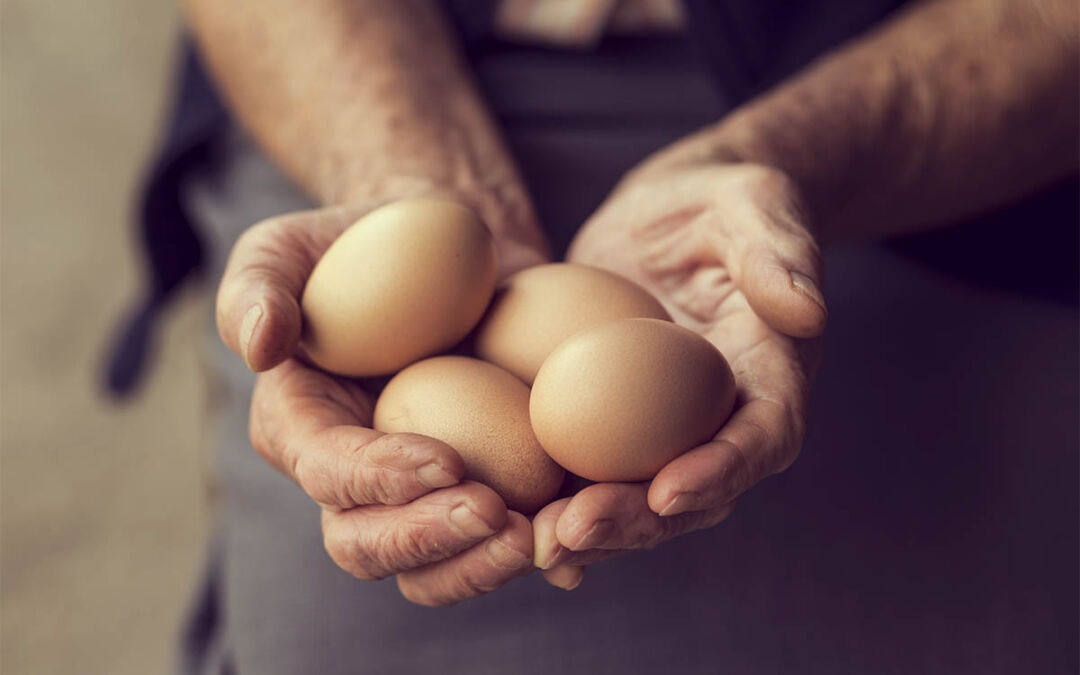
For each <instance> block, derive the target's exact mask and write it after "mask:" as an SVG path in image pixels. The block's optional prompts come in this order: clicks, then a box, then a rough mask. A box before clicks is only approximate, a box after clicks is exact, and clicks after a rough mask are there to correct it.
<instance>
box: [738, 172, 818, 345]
mask: <svg viewBox="0 0 1080 675" xmlns="http://www.w3.org/2000/svg"><path fill="white" fill-rule="evenodd" d="M772 192H775V193H777V194H783V193H785V191H784V190H782V189H777V190H773V191H772ZM768 209H769V210H768V211H762V210H760V209H758V208H756V207H755V208H753V209H751V208H750V207H747V208H746V209H745V210H743V209H740V210H739V212H737V213H729V214H725V217H727V218H740V219H743V220H745V221H746V223H745V227H743V228H741V229H740V234H739V236H738V237H735V238H734V239H733V240H732V241H730V242H729V243H728V246H727V247H728V248H730V251H731V252H730V253H728V254H726V255H724V256H723V258H724V262H725V263H726V265H727V267H728V269H729V270H730V271H731V276H732V279H733V280H734V282H735V285H736V286H737V287H738V288H739V290H740V291H742V293H743V295H744V296H746V299H747V301H748V302H749V303H750V306H751V308H753V310H754V312H755V313H756V314H757V315H758V316H759V317H761V319H762V320H763V321H765V323H767V324H768V325H769V326H771V327H772V328H774V329H775V330H778V331H780V332H782V333H784V334H786V335H790V336H792V337H803V338H806V337H816V336H818V335H821V334H822V333H823V332H824V331H825V323H826V320H827V318H828V310H827V309H826V306H825V296H824V295H823V294H822V292H821V288H822V276H823V274H822V270H823V265H822V260H821V251H820V250H819V249H818V246H817V244H816V243H815V242H814V239H813V237H812V236H811V235H810V233H809V232H807V230H806V229H805V228H804V227H803V225H802V222H803V220H804V219H803V217H802V216H801V215H800V213H801V210H800V209H799V208H798V206H797V205H795V204H792V203H787V202H785V201H784V200H782V199H777V200H774V201H771V202H770V203H769V205H768Z"/></svg>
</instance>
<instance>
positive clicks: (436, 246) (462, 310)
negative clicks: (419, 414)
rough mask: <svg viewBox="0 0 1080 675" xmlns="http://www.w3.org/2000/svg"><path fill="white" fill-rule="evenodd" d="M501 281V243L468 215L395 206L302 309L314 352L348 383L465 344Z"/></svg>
mask: <svg viewBox="0 0 1080 675" xmlns="http://www.w3.org/2000/svg"><path fill="white" fill-rule="evenodd" d="M496 274H497V260H496V253H495V244H494V242H493V241H492V237H491V234H490V233H489V232H488V230H487V228H486V227H484V224H483V223H481V222H480V220H479V219H478V218H477V217H476V216H475V215H474V214H473V212H472V211H470V210H469V209H468V208H466V207H465V206H462V205H461V204H458V203H456V202H452V201H448V200H442V199H406V200H401V201H397V202H393V203H390V204H387V205H386V206H383V207H381V208H378V209H375V210H374V211H372V212H371V213H369V214H368V215H366V216H364V217H363V218H361V219H360V220H358V221H356V223H355V224H354V225H353V226H352V227H350V228H349V229H347V230H346V231H345V232H344V233H343V234H342V235H341V236H340V237H338V239H337V240H336V241H335V242H334V243H333V244H332V245H331V246H330V248H328V249H327V250H326V253H325V254H323V257H322V258H321V259H320V260H319V262H318V264H317V265H316V266H315V269H314V271H312V273H311V278H310V279H308V283H307V286H306V287H305V288H304V295H303V299H302V301H301V309H302V310H303V316H304V333H303V337H302V340H303V347H304V350H305V351H306V352H307V355H308V356H309V357H310V358H311V360H312V361H314V362H315V363H316V364H318V365H319V366H320V367H322V368H324V369H326V370H329V371H332V372H335V373H339V374H341V375H352V376H373V375H386V374H389V373H392V372H394V371H396V370H398V369H400V368H402V367H404V366H406V365H408V364H410V363H412V362H413V361H416V360H418V359H422V358H424V357H425V356H430V355H432V354H437V353H439V352H442V351H445V350H447V349H449V348H451V347H453V346H454V345H455V344H456V343H457V342H459V341H460V340H461V339H462V338H463V337H465V335H467V334H468V333H469V331H470V330H472V328H473V327H474V326H475V325H476V323H477V321H479V320H480V317H481V316H482V315H483V313H484V309H485V308H486V307H487V305H488V302H489V301H490V300H491V295H492V293H493V292H494V287H495V279H496Z"/></svg>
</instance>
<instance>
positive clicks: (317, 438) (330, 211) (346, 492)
mask: <svg viewBox="0 0 1080 675" xmlns="http://www.w3.org/2000/svg"><path fill="white" fill-rule="evenodd" d="M377 205H378V203H372V204H371V205H369V206H367V207H359V206H358V207H348V208H345V207H332V208H326V209H321V210H317V211H309V212H301V213H296V214H291V215H285V216H280V217H277V218H273V219H271V220H268V221H264V222H262V223H260V224H258V225H255V226H254V227H252V228H250V229H249V230H248V231H247V232H245V234H244V235H243V236H242V237H241V238H240V239H239V240H238V241H237V243H236V245H235V247H234V248H233V251H232V253H231V255H230V258H229V262H228V265H227V267H226V270H225V274H224V276H223V278H222V281H221V285H220V287H219V291H218V298H217V323H218V330H219V333H220V334H221V338H222V339H223V340H224V341H225V343H226V344H227V345H228V346H229V348H230V349H232V350H233V351H234V352H236V353H237V354H238V355H240V356H242V357H243V358H244V360H245V361H246V362H247V364H248V366H249V367H250V368H251V369H252V370H255V371H258V372H260V373H261V374H260V375H259V377H258V379H257V382H256V385H255V390H254V392H253V395H252V406H251V418H250V436H251V442H252V445H253V446H254V447H255V449H256V450H257V451H258V452H259V453H260V454H261V455H262V456H263V457H264V458H265V459H266V460H267V461H268V462H269V463H270V464H271V465H272V466H274V467H275V468H277V469H278V470H279V471H281V472H282V473H284V474H285V475H286V476H288V477H290V478H292V479H293V480H294V481H296V482H297V483H298V484H299V486H300V487H301V488H302V489H303V490H304V491H305V492H306V493H307V494H308V495H309V496H310V497H311V498H312V499H313V500H314V501H315V502H316V503H318V504H319V505H320V506H321V507H322V532H323V540H324V543H325V546H326V550H327V552H328V553H329V555H330V557H331V559H333V561H334V562H335V563H337V565H338V566H339V567H341V568H342V569H344V570H345V571H347V572H349V573H350V574H352V575H354V576H356V577H357V578H360V579H383V578H386V577H389V576H392V575H396V576H397V582H398V586H399V588H400V589H401V592H402V594H403V595H404V596H405V597H406V598H408V599H409V600H411V601H413V602H416V603H419V604H423V605H449V604H453V603H455V602H458V601H461V600H464V599H467V598H471V597H476V596H479V595H482V594H483V593H486V592H488V591H491V590H494V589H496V588H498V587H500V586H502V585H503V584H505V583H506V582H508V581H509V580H511V579H513V578H514V577H517V576H521V575H523V574H528V573H529V572H531V571H532V570H533V569H534V567H533V560H532V557H533V549H532V544H533V536H532V528H531V526H530V523H529V521H528V519H526V518H525V517H524V516H522V515H521V514H519V513H515V512H513V511H508V510H507V508H506V505H505V504H504V503H503V501H502V499H500V498H499V496H498V495H496V494H495V492H493V491H492V490H491V489H490V488H488V487H486V486H484V485H480V484H479V483H473V482H468V481H463V480H462V477H463V475H464V471H465V468H464V464H463V462H462V459H461V457H460V456H459V455H458V454H457V452H455V451H454V450H453V449H452V448H451V447H450V446H448V445H446V444H445V443H442V442H440V441H438V440H435V439H432V438H427V437H424V436H420V435H416V434H384V433H381V432H379V431H375V430H373V429H372V428H371V426H372V411H373V409H374V397H373V395H372V393H371V392H370V391H369V390H368V389H367V388H366V387H365V385H364V383H362V382H361V381H359V380H352V379H349V378H342V377H336V376H331V375H328V374H326V373H324V372H322V371H320V370H318V369H316V368H314V367H311V366H309V365H307V364H306V363H305V362H304V361H303V359H302V357H298V344H297V343H298V341H299V338H300V333H301V315H300V303H299V300H300V297H301V293H302V291H303V288H304V284H305V283H306V281H307V278H308V276H309V275H310V274H311V271H312V269H313V268H314V266H315V263H316V261H318V259H319V258H320V257H321V255H322V253H323V252H324V251H325V250H326V248H327V247H328V246H329V245H330V244H331V243H332V242H333V241H334V239H336V238H337V236H338V235H339V234H341V232H342V231H344V230H345V228H347V227H348V226H349V225H350V224H352V223H353V222H354V221H355V220H356V219H357V218H359V217H360V216H362V215H364V214H365V213H366V212H368V211H370V210H371V208H374V207H375V206H377ZM497 241H498V245H499V249H500V256H501V263H502V265H503V269H502V272H503V273H504V274H507V273H510V272H512V271H514V269H515V268H517V267H524V266H527V265H528V264H531V263H532V262H536V261H537V260H536V259H537V258H539V259H541V260H542V258H543V256H542V254H540V253H538V252H536V251H535V250H534V249H531V248H530V247H528V246H525V245H521V244H517V243H515V242H512V241H507V240H502V241H499V240H498V239H497Z"/></svg>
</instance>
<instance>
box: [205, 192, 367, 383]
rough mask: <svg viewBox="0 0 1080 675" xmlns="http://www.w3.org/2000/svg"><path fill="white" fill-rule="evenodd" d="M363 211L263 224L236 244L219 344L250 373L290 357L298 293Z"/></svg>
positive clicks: (221, 304)
mask: <svg viewBox="0 0 1080 675" xmlns="http://www.w3.org/2000/svg"><path fill="white" fill-rule="evenodd" d="M359 213H361V211H359V210H353V209H344V208H338V209H324V210H321V211H316V212H310V213H307V212H305V213H297V214H290V215H286V216H280V217H277V218H271V219H270V220H266V221H263V222H261V223H259V224H257V225H254V226H252V227H251V228H249V229H248V230H247V231H246V232H244V234H243V235H242V236H241V237H240V239H239V240H237V242H236V244H235V245H234V246H233V250H232V253H231V254H230V255H229V260H228V263H227V264H226V267H225V273H224V275H223V276H222V279H221V285H220V286H219V287H218V295H217V325H218V333H219V334H220V335H221V339H222V340H223V341H224V342H225V344H226V345H228V347H229V349H231V350H232V351H233V352H235V353H236V354H238V355H240V356H242V357H243V358H244V361H245V362H247V364H248V367H249V368H251V369H252V370H254V371H257V372H258V371H263V370H266V369H268V368H272V367H274V366H275V365H277V364H278V363H280V362H281V361H282V360H283V359H285V358H287V357H288V356H290V355H291V354H292V353H293V351H294V349H295V348H296V344H297V341H298V340H299V338H300V324H301V320H300V302H299V299H300V294H301V292H302V291H303V289H304V284H305V283H306V282H307V278H308V277H309V276H310V275H311V270H312V269H313V268H314V267H315V263H316V261H318V259H319V257H320V256H321V255H322V253H323V251H325V250H326V248H327V247H328V246H329V245H330V243H331V242H332V241H333V240H334V239H335V238H336V237H337V235H338V234H340V233H341V232H342V231H343V230H344V229H345V228H346V227H348V226H349V225H350V224H351V223H352V221H353V220H354V219H355V218H354V216H357V215H358V214H359Z"/></svg>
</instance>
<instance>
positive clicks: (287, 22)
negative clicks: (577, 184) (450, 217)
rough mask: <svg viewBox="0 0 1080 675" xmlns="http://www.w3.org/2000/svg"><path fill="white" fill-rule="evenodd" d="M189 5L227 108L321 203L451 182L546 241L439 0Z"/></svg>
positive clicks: (480, 205)
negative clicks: (430, 0) (467, 67)
mask: <svg viewBox="0 0 1080 675" xmlns="http://www.w3.org/2000/svg"><path fill="white" fill-rule="evenodd" d="M186 5H187V13H188V16H189V19H190V23H191V26H192V29H193V31H194V33H195V35H196V38H197V40H198V42H199V45H200V47H201V50H202V52H203V54H204V55H205V57H206V60H207V61H208V62H209V65H210V67H211V69H212V71H213V73H214V75H215V77H216V79H217V81H218V83H219V86H220V88H221V89H222V91H223V92H224V95H225V96H226V98H227V99H228V101H229V103H230V106H231V108H232V110H233V111H234V112H235V114H236V115H237V116H238V118H239V119H240V121H241V122H242V123H243V124H244V125H245V126H246V127H247V128H248V129H249V130H250V131H251V133H252V134H253V135H254V137H255V138H256V140H257V141H258V142H259V143H260V144H261V145H262V146H263V147H264V148H265V149H266V151H267V152H268V153H269V154H270V155H271V157H272V158H273V159H274V160H275V162H276V163H277V164H278V165H279V166H280V167H282V168H283V169H284V170H285V171H286V173H288V174H289V175H290V176H291V177H292V178H293V179H294V180H295V181H296V182H297V183H298V184H299V185H300V186H302V187H303V188H304V189H305V190H306V191H307V192H308V193H309V194H311V195H312V197H313V198H314V199H316V200H317V201H318V202H320V203H323V204H340V203H350V202H358V201H363V200H370V199H372V198H393V197H404V196H410V195H416V194H425V193H430V192H433V191H438V192H445V193H449V194H453V195H456V196H458V197H459V198H461V199H463V200H465V201H468V202H470V205H471V206H473V207H474V208H476V209H477V210H478V211H480V213H481V215H482V216H483V217H484V219H485V220H486V221H487V222H488V223H489V225H491V226H492V227H493V229H496V230H500V229H503V230H507V231H508V233H509V234H510V235H512V236H514V237H515V238H516V239H518V240H519V241H523V242H527V243H534V244H536V245H537V246H542V238H541V236H540V234H539V229H538V228H537V226H536V223H535V216H534V214H533V210H532V207H531V205H530V204H529V199H528V196H527V194H526V192H525V189H524V187H523V185H522V182H521V180H520V178H519V176H518V174H517V172H516V169H515V168H514V165H513V163H512V161H511V159H510V156H509V154H508V152H507V150H506V148H505V146H504V144H503V142H502V140H501V138H500V136H499V134H498V131H497V129H496V127H495V124H494V122H493V121H492V119H491V118H490V115H489V114H488V113H487V111H486V110H485V108H484V106H483V104H482V102H481V100H480V97H479V95H478V94H477V92H476V90H475V87H474V86H473V84H472V82H471V81H470V79H469V76H468V74H467V72H466V69H465V66H464V64H463V62H462V59H461V57H460V54H459V53H458V48H457V45H456V44H455V43H454V39H453V36H452V35H451V34H450V32H449V31H448V29H447V27H446V26H445V25H444V23H443V17H442V16H441V10H440V9H439V7H438V4H437V3H435V2H428V1H424V0H309V1H306V2H292V1H290V0H230V1H229V2H221V1H220V0H186ZM496 233H497V234H500V232H496Z"/></svg>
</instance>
